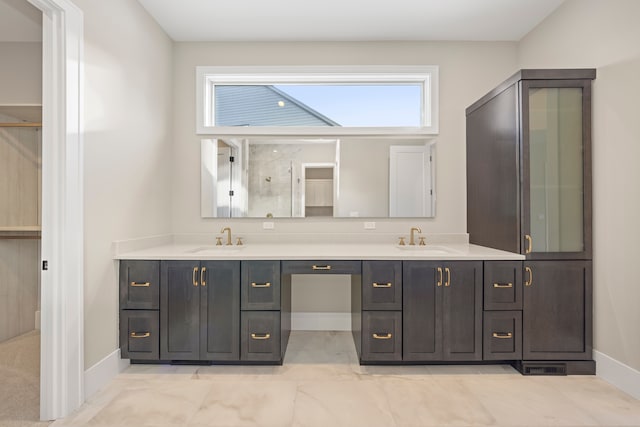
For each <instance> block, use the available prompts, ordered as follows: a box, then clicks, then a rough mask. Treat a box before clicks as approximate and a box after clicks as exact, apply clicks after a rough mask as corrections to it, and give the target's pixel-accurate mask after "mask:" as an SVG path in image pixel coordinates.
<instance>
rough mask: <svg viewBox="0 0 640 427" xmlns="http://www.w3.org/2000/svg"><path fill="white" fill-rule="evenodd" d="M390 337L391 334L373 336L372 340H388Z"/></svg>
mask: <svg viewBox="0 0 640 427" xmlns="http://www.w3.org/2000/svg"><path fill="white" fill-rule="evenodd" d="M391 337H392V335H391V334H373V338H375V339H377V340H390V339H391Z"/></svg>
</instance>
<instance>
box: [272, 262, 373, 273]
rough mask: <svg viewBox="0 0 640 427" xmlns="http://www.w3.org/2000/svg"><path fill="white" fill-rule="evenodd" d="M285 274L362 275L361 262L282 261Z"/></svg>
mask: <svg viewBox="0 0 640 427" xmlns="http://www.w3.org/2000/svg"><path fill="white" fill-rule="evenodd" d="M282 273H283V274H362V262H361V261H345V260H340V261H336V260H329V261H327V260H321V261H318V260H316V261H314V260H310V261H282Z"/></svg>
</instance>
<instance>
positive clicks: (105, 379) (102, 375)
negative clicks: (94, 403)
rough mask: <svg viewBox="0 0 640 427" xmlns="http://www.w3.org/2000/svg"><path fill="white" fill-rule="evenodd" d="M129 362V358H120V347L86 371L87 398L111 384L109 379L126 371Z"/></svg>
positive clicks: (85, 389)
mask: <svg viewBox="0 0 640 427" xmlns="http://www.w3.org/2000/svg"><path fill="white" fill-rule="evenodd" d="M129 364H130V362H129V359H121V358H120V349H117V350H115V351H114V352H113V353H111V354H109V355H108V356H107V357H105V358H104V359H102V360H101V361H99V362H98V363H96V364H95V365H93V366H92V367H90V368H89V369H87V370H86V371H84V398H85V400H86V399H88V398H90V397H91V396H93V395H94V394H95V393H96V392H98V391H100V390H101V389H102V388H104V386H106V385H107V384H109V381H111V380H112V379H113V378H114V377H115V376H116V375H118V374H119V373H120V372H122V371H124V370H125V369H126V368H127V366H129Z"/></svg>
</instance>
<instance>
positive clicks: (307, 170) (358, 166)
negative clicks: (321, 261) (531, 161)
mask: <svg viewBox="0 0 640 427" xmlns="http://www.w3.org/2000/svg"><path fill="white" fill-rule="evenodd" d="M201 160H202V161H201V214H202V216H203V217H221V218H236V217H249V218H295V217H366V218H386V217H432V216H434V215H435V183H434V172H435V171H434V166H433V165H434V149H433V144H432V142H431V141H430V140H428V139H401V138H398V139H394V138H388V137H385V138H366V139H365V138H351V137H350V138H339V139H335V138H329V139H327V138H324V139H323V138H287V139H278V138H253V137H252V138H237V137H231V138H211V139H205V140H202V146H201Z"/></svg>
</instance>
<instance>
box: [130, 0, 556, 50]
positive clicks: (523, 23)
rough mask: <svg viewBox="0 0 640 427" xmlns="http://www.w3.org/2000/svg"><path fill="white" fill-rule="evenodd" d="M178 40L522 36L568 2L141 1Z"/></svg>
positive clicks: (511, 38)
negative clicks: (563, 3)
mask: <svg viewBox="0 0 640 427" xmlns="http://www.w3.org/2000/svg"><path fill="white" fill-rule="evenodd" d="M138 1H139V2H140V3H141V4H142V6H143V7H144V8H145V9H147V11H149V13H150V14H151V15H152V16H153V17H154V18H155V20H156V21H157V22H158V23H159V24H160V26H161V27H162V28H163V29H164V30H165V31H166V32H167V34H168V35H169V36H170V37H171V38H172V39H173V40H175V41H383V40H476V41H518V40H520V39H521V38H522V37H523V36H524V35H525V34H527V33H528V32H529V31H531V30H532V29H533V28H534V27H535V26H536V25H538V24H539V23H540V22H541V21H542V20H543V19H544V18H545V17H547V16H548V15H549V14H550V13H552V12H553V11H554V10H555V9H557V8H558V6H560V4H562V2H563V1H564V0H394V1H380V0H322V1H305V0H271V1H264V0H262V1H259V0H215V1H212V0H180V1H176V0H138Z"/></svg>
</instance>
